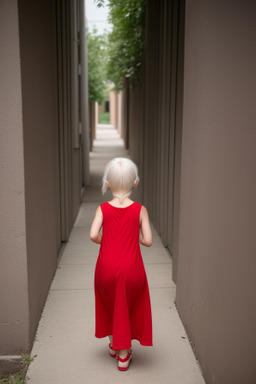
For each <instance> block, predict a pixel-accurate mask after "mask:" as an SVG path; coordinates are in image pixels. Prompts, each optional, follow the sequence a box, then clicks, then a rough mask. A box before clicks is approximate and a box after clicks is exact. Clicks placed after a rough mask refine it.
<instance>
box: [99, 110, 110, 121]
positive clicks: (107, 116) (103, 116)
mask: <svg viewBox="0 0 256 384" xmlns="http://www.w3.org/2000/svg"><path fill="white" fill-rule="evenodd" d="M99 123H100V124H109V123H110V113H109V112H102V113H101V114H100V117H99Z"/></svg>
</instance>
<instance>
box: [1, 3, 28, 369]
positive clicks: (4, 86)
mask: <svg viewBox="0 0 256 384" xmlns="http://www.w3.org/2000/svg"><path fill="white" fill-rule="evenodd" d="M0 51H1V59H0V74H1V87H0V143H1V151H0V164H1V167H0V180H1V189H0V217H1V220H0V238H1V241H0V247H1V250H0V257H1V267H0V308H1V310H0V340H1V341H0V345H1V350H0V354H1V355H10V354H11V355H18V354H19V353H20V350H21V349H22V350H23V351H27V350H28V344H29V343H28V296H27V290H28V284H27V264H26V232H25V197H24V158H23V132H22V101H21V74H20V52H19V31H18V10H17V1H16V0H5V1H1V3H0ZM3 52H4V54H3ZM0 370H1V356H0Z"/></svg>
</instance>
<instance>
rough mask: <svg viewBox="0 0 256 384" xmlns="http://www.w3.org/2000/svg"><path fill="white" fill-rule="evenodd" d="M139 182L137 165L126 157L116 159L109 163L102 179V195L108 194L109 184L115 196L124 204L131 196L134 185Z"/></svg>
mask: <svg viewBox="0 0 256 384" xmlns="http://www.w3.org/2000/svg"><path fill="white" fill-rule="evenodd" d="M138 182H139V176H138V168H137V166H136V164H135V163H134V162H133V161H132V160H130V159H127V158H125V157H116V158H114V159H112V160H111V161H110V162H109V163H107V165H106V167H105V170H104V175H103V178H102V194H103V195H104V193H106V191H107V187H106V183H108V185H109V188H110V189H111V192H112V194H113V196H116V197H119V199H120V201H121V202H122V201H123V200H124V199H125V197H128V196H130V194H131V192H132V187H133V185H134V183H136V185H137V184H138Z"/></svg>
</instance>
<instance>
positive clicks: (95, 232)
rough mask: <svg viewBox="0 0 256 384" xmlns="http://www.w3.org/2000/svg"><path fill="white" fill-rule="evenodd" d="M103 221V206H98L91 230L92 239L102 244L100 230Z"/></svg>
mask: <svg viewBox="0 0 256 384" xmlns="http://www.w3.org/2000/svg"><path fill="white" fill-rule="evenodd" d="M102 223H103V216H102V212H101V208H100V207H98V208H97V210H96V213H95V217H94V220H93V222H92V226H91V230H90V239H91V240H92V241H93V242H94V243H97V244H101V234H100V230H101V227H102Z"/></svg>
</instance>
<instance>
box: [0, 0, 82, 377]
mask: <svg viewBox="0 0 256 384" xmlns="http://www.w3.org/2000/svg"><path fill="white" fill-rule="evenodd" d="M0 30H1V32H0V50H1V59H0V76H1V87H0V109H1V113H0V116H1V117H0V129H1V133H0V135H1V144H0V145H1V152H0V163H1V170H0V172H1V193H0V195H1V197H0V212H1V213H0V215H1V223H0V233H1V254H0V256H1V268H0V287H1V289H0V371H1V372H5V371H10V370H11V369H15V366H16V365H17V364H18V363H19V359H20V353H21V352H23V353H25V352H29V351H30V349H31V345H32V342H33V339H34V335H35V331H36V328H37V325H38V321H39V319H40V315H41V312H42V309H43V306H44V303H45V300H46V297H47V293H48V290H49V286H50V283H51V281H52V277H53V275H54V273H55V270H56V267H57V259H58V255H59V253H60V252H61V247H62V243H63V242H65V241H67V240H68V237H69V233H70V230H71V228H72V225H73V222H74V220H75V218H76V215H77V213H78V209H79V206H80V201H81V196H82V189H83V186H84V185H88V183H89V161H88V159H89V133H88V130H89V126H88V99H87V98H88V96H87V94H88V87H87V59H86V43H85V38H86V37H85V36H86V35H85V5H84V1H83V0H72V1H68V0H67V1H62V0H56V1H55V0H39V1H36V2H35V1H26V0H20V1H17V0H4V1H1V4H0Z"/></svg>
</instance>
